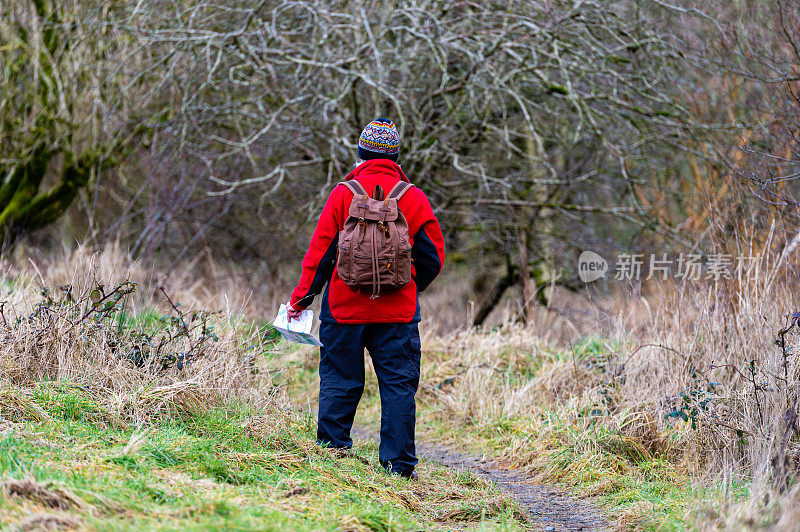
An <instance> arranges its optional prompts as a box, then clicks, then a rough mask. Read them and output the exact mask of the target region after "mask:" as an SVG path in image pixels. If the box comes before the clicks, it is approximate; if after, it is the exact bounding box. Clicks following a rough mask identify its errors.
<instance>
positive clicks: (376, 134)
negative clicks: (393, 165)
mask: <svg viewBox="0 0 800 532" xmlns="http://www.w3.org/2000/svg"><path fill="white" fill-rule="evenodd" d="M399 153H400V134H399V133H398V132H397V128H396V127H394V123H393V122H392V121H391V120H388V119H386V118H376V119H375V120H373V121H372V122H370V123H369V124H367V127H365V128H364V131H362V132H361V137H359V139H358V157H359V158H360V159H361V160H363V161H368V160H370V159H391V160H392V161H397V156H398V155H399Z"/></svg>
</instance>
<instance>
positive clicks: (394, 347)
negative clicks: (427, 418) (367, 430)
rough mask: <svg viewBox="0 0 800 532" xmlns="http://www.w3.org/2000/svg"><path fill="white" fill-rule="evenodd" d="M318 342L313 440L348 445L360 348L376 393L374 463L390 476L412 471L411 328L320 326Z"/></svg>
mask: <svg viewBox="0 0 800 532" xmlns="http://www.w3.org/2000/svg"><path fill="white" fill-rule="evenodd" d="M319 338H320V340H321V341H322V343H323V345H324V346H325V347H322V348H321V349H320V355H321V356H320V363H319V376H320V383H319V420H318V424H317V441H318V442H319V443H321V444H326V445H329V446H331V447H337V448H347V449H349V448H350V447H352V446H353V440H352V439H351V438H350V430H351V429H352V428H353V418H354V417H355V415H356V408H357V407H358V402H359V400H360V399H361V394H362V393H363V391H364V348H365V347H366V348H367V350H368V351H369V354H370V357H372V365H373V366H374V367H375V373H376V375H377V377H378V389H379V391H380V395H381V443H380V447H379V449H378V459H379V460H380V462H381V465H383V467H385V468H387V469H388V470H390V471H391V472H393V473H401V474H403V473H410V472H411V471H413V470H414V466H416V465H417V457H416V450H415V448H414V425H415V423H416V414H417V411H416V402H415V400H414V395H415V394H416V393H417V387H418V386H419V364H420V354H421V351H420V341H419V328H418V327H417V324H416V323H374V324H368V325H344V324H338V323H331V322H322V323H321V324H320V328H319Z"/></svg>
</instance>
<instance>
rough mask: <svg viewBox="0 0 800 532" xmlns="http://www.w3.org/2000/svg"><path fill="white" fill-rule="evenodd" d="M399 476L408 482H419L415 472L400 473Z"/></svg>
mask: <svg viewBox="0 0 800 532" xmlns="http://www.w3.org/2000/svg"><path fill="white" fill-rule="evenodd" d="M400 476H401V477H403V478H405V479H408V480H419V475H417V472H416V471H411V472H410V473H400Z"/></svg>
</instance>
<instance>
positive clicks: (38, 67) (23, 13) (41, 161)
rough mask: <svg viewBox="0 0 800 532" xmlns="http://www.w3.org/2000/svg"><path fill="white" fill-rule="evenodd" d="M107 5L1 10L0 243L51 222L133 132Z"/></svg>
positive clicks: (21, 0) (23, 4)
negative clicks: (118, 73) (107, 22)
mask: <svg viewBox="0 0 800 532" xmlns="http://www.w3.org/2000/svg"><path fill="white" fill-rule="evenodd" d="M113 9H114V6H113V5H112V4H107V3H98V4H96V5H93V4H92V3H90V2H84V3H77V2H75V3H70V2H55V1H52V0H11V1H10V2H4V3H3V4H2V5H0V140H1V142H0V179H2V181H1V182H0V240H2V241H5V242H8V241H12V240H13V239H14V238H15V237H16V236H17V235H18V234H20V233H23V232H28V231H31V230H34V229H38V228H40V227H44V226H46V225H48V224H50V223H52V222H54V221H55V220H57V219H58V218H59V217H60V216H61V215H62V214H63V213H64V212H65V211H66V209H67V208H68V207H69V206H70V205H71V204H72V202H73V200H74V199H75V198H76V196H77V195H78V194H79V193H80V192H81V191H82V190H83V189H84V188H85V187H86V186H87V184H88V183H89V182H91V181H92V180H93V179H95V178H96V177H97V174H98V172H99V171H100V170H101V169H102V168H103V167H104V166H108V165H113V164H114V163H115V161H114V157H116V156H118V155H120V153H121V149H122V147H123V146H124V145H125V142H126V140H127V139H128V136H129V135H130V134H131V132H132V131H134V130H135V127H128V126H129V124H128V123H126V121H125V118H124V116H125V114H124V109H121V108H120V106H123V105H126V104H127V103H128V102H126V101H125V97H126V96H128V95H129V94H128V91H127V86H126V84H127V83H128V82H129V80H123V79H121V78H120V77H119V76H116V75H115V73H114V71H113V67H114V66H116V65H115V64H114V63H113V61H114V59H115V58H118V57H120V56H121V55H122V50H123V48H124V43H123V42H122V41H121V40H120V39H119V34H117V33H115V32H114V30H113V28H112V27H111V26H105V25H102V24H100V21H102V20H103V17H104V16H106V15H108V14H110V13H113Z"/></svg>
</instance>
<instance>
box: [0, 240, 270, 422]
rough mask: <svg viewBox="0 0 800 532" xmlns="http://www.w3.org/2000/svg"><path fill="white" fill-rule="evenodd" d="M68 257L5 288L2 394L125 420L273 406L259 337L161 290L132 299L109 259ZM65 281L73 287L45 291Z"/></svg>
mask: <svg viewBox="0 0 800 532" xmlns="http://www.w3.org/2000/svg"><path fill="white" fill-rule="evenodd" d="M73 257H74V258H73V259H72V260H67V261H65V262H63V263H60V264H58V265H57V266H56V267H54V268H52V270H51V271H49V272H47V273H41V272H40V273H39V275H37V277H38V278H32V277H30V276H28V275H26V274H24V273H21V274H19V275H18V277H17V279H16V280H15V281H14V283H13V284H11V285H9V287H8V288H5V293H4V294H3V299H4V303H3V307H2V313H1V315H2V320H0V327H2V329H3V334H4V336H5V341H4V342H3V344H2V347H0V368H2V372H0V387H3V388H7V387H13V388H22V389H30V388H33V387H36V386H39V385H40V383H42V382H48V381H55V382H56V386H61V385H65V386H72V387H75V388H76V389H77V390H79V391H81V393H88V394H92V395H93V396H94V397H95V398H97V399H98V400H99V401H100V402H101V403H102V404H104V405H106V406H108V407H109V410H110V411H111V412H112V413H114V414H116V415H119V416H122V418H124V419H139V418H141V417H146V416H150V415H155V414H157V413H166V412H174V411H199V410H201V409H204V408H207V407H209V406H211V405H214V404H219V403H221V402H225V401H228V400H231V399H233V398H238V399H243V400H244V399H248V400H254V401H257V402H258V401H269V400H270V393H271V384H270V379H269V376H268V375H267V376H265V375H260V374H259V372H258V369H257V367H256V361H257V357H258V356H259V355H260V354H261V353H262V352H263V349H265V348H268V346H269V344H268V343H265V342H266V338H265V336H264V334H265V332H264V331H261V330H259V329H258V327H255V326H252V325H249V324H248V323H246V322H244V321H243V319H242V318H236V317H234V316H232V315H231V313H227V314H224V315H223V314H216V313H211V312H208V311H204V310H202V309H199V308H197V307H195V308H194V309H193V308H192V307H187V308H184V307H183V306H181V305H180V301H178V300H177V299H174V296H170V295H169V292H168V289H167V288H166V287H165V286H164V285H163V284H162V285H160V286H159V288H158V289H157V292H156V293H151V294H143V295H142V296H141V297H137V296H136V293H135V290H136V284H135V283H134V282H133V281H130V280H126V276H125V275H124V271H125V270H124V269H120V268H119V266H120V261H122V259H120V258H119V257H118V256H117V255H114V254H113V253H111V252H106V253H105V254H97V255H92V256H90V257H86V255H85V251H83V252H80V251H79V252H77V253H76V254H75V255H74V256H73ZM48 273H49V276H48ZM134 273H135V268H134ZM65 277H66V278H68V279H70V280H71V283H70V284H64V285H59V286H52V285H51V284H49V282H48V280H49V279H52V280H56V281H62V280H63V279H64V278H65ZM120 279H121V280H120ZM159 293H160V294H159ZM154 296H159V297H158V298H156V297H154Z"/></svg>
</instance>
